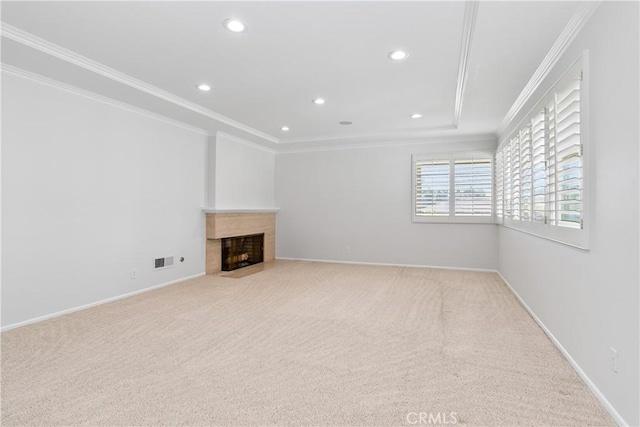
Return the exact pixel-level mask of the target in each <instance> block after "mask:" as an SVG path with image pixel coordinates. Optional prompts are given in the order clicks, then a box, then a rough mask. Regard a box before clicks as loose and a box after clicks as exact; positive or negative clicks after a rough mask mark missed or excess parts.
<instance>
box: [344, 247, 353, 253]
mask: <svg viewBox="0 0 640 427" xmlns="http://www.w3.org/2000/svg"><path fill="white" fill-rule="evenodd" d="M344 251H345V252H346V253H347V255H349V252H351V248H350V247H349V246H345V247H344Z"/></svg>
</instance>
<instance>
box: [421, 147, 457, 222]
mask: <svg viewBox="0 0 640 427" xmlns="http://www.w3.org/2000/svg"><path fill="white" fill-rule="evenodd" d="M415 173H416V189H415V192H416V193H415V194H416V195H415V214H416V216H449V191H450V176H449V175H450V166H449V160H448V159H446V160H424V161H416V163H415Z"/></svg>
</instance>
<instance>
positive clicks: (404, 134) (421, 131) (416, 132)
mask: <svg viewBox="0 0 640 427" xmlns="http://www.w3.org/2000/svg"><path fill="white" fill-rule="evenodd" d="M451 129H456V126H454V125H453V124H445V125H434V126H427V127H422V128H416V129H411V130H404V131H392V132H377V133H364V134H356V135H343V136H339V135H336V136H327V137H321V138H299V139H285V140H281V141H280V143H279V144H278V145H281V146H282V145H288V144H300V143H318V144H327V143H331V142H346V143H348V141H352V143H354V142H357V141H358V140H371V139H387V140H388V139H390V138H391V139H392V138H411V137H420V136H423V135H425V134H430V133H431V132H434V131H439V130H451Z"/></svg>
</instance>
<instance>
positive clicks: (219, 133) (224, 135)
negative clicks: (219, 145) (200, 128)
mask: <svg viewBox="0 0 640 427" xmlns="http://www.w3.org/2000/svg"><path fill="white" fill-rule="evenodd" d="M219 137H222V138H226V139H228V140H230V141H233V142H236V143H238V144H242V145H246V146H248V147H251V148H255V149H257V150H262V151H265V152H267V153H270V154H275V153H276V150H273V149H271V148H268V147H265V146H264V145H260V144H256V143H255V142H251V141H247V140H246V139H242V138H240V137H238V136H235V135H231V134H229V133H227V132H223V131H221V130H219V131H217V132H216V142H218V138H219Z"/></svg>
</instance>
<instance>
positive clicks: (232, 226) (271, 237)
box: [204, 209, 277, 274]
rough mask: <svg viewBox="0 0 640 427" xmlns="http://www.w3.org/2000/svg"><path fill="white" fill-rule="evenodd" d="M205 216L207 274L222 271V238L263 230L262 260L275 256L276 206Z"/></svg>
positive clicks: (210, 213) (220, 211) (206, 210)
mask: <svg viewBox="0 0 640 427" xmlns="http://www.w3.org/2000/svg"><path fill="white" fill-rule="evenodd" d="M204 212H205V213H206V215H207V266H206V272H207V274H213V273H217V272H219V271H222V240H221V239H224V238H227V237H237V236H247V235H251V234H262V233H264V261H265V262H267V261H273V260H274V259H275V257H276V212H277V210H276V209H262V210H216V209H204Z"/></svg>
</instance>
